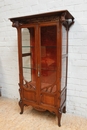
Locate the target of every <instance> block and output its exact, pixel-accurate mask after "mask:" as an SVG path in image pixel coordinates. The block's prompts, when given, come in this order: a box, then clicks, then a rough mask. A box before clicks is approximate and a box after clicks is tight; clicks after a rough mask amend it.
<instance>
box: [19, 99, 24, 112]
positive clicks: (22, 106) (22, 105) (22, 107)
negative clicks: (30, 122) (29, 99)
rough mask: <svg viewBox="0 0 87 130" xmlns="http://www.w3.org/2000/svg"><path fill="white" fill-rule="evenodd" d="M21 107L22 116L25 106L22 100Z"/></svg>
mask: <svg viewBox="0 0 87 130" xmlns="http://www.w3.org/2000/svg"><path fill="white" fill-rule="evenodd" d="M19 106H20V108H21V112H20V114H23V110H24V104H23V102H22V100H20V101H19Z"/></svg>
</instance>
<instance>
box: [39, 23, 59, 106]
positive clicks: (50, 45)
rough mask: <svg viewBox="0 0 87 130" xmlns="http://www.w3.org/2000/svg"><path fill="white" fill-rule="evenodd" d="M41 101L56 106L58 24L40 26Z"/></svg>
mask: <svg viewBox="0 0 87 130" xmlns="http://www.w3.org/2000/svg"><path fill="white" fill-rule="evenodd" d="M39 37H40V39H39V40H40V63H39V64H40V72H39V73H40V103H42V104H47V105H53V106H55V98H54V97H55V96H54V95H55V93H56V89H57V86H56V82H57V25H56V24H50V25H43V24H41V25H40V27H39Z"/></svg>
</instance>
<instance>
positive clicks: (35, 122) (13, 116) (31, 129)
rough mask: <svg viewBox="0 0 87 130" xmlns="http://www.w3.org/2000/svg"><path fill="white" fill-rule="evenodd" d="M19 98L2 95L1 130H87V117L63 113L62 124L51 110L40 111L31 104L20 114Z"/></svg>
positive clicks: (0, 106)
mask: <svg viewBox="0 0 87 130" xmlns="http://www.w3.org/2000/svg"><path fill="white" fill-rule="evenodd" d="M19 112H20V108H19V105H18V101H17V100H13V99H7V98H3V97H0V130H87V119H86V118H82V117H78V116H74V115H70V114H63V116H62V122H61V123H62V126H61V127H58V126H57V118H56V116H55V115H53V114H51V113H50V112H38V111H36V110H34V109H33V108H32V107H31V106H29V107H25V109H24V113H23V114H22V115H20V114H19Z"/></svg>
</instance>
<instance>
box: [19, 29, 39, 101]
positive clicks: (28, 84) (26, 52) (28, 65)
mask: <svg viewBox="0 0 87 130" xmlns="http://www.w3.org/2000/svg"><path fill="white" fill-rule="evenodd" d="M21 33H22V67H23V88H24V91H23V92H24V98H25V99H28V100H33V101H36V86H37V85H36V81H37V76H36V73H37V68H36V62H37V57H36V47H35V45H36V44H35V28H34V27H29V28H22V31H21Z"/></svg>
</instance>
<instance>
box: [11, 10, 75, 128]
mask: <svg viewBox="0 0 87 130" xmlns="http://www.w3.org/2000/svg"><path fill="white" fill-rule="evenodd" d="M10 20H11V22H12V26H13V27H15V28H16V29H17V36H18V59H19V87H20V89H19V92H20V101H19V106H20V108H21V112H20V113H21V114H22V113H23V109H24V106H25V105H27V106H28V105H31V106H32V107H33V108H35V109H37V110H39V111H46V110H48V111H50V112H53V113H55V114H56V115H57V117H58V125H59V126H61V116H62V113H65V112H66V91H67V65H68V31H69V28H70V27H71V25H72V24H73V23H74V17H73V16H72V15H71V14H70V13H69V12H68V11H67V10H62V11H56V12H49V13H44V14H36V15H30V16H23V17H16V18H10Z"/></svg>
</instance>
